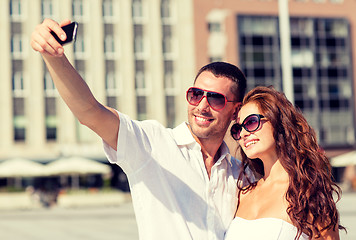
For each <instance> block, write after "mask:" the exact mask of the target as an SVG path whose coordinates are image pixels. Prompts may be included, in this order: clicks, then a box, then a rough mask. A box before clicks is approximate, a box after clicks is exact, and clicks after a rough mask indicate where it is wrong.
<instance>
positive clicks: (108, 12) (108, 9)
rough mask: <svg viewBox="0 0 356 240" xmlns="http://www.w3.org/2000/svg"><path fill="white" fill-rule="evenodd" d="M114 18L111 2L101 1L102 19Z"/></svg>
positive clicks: (109, 0)
mask: <svg viewBox="0 0 356 240" xmlns="http://www.w3.org/2000/svg"><path fill="white" fill-rule="evenodd" d="M113 16H114V12H113V4H112V0H103V17H104V19H105V18H108V19H110V18H112V17H113Z"/></svg>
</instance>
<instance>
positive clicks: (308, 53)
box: [194, 0, 356, 157]
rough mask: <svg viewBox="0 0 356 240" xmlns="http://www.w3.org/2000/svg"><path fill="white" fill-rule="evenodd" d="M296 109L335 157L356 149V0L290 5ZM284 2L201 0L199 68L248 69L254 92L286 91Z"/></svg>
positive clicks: (293, 1)
mask: <svg viewBox="0 0 356 240" xmlns="http://www.w3.org/2000/svg"><path fill="white" fill-rule="evenodd" d="M288 5H289V16H290V18H289V26H290V27H289V31H290V43H291V54H290V55H291V58H290V62H291V72H292V74H291V75H292V77H293V84H292V86H293V93H294V94H293V98H294V103H295V105H296V106H298V107H299V108H300V109H301V110H302V111H303V114H304V115H305V117H306V118H307V119H308V121H309V123H310V124H311V126H312V127H313V128H314V129H315V130H316V132H317V135H318V138H319V142H320V144H321V146H322V147H323V148H324V149H325V150H326V153H327V155H328V156H329V157H333V156H336V155H339V154H341V153H343V152H346V151H349V150H350V149H354V148H355V147H356V141H355V84H354V82H355V80H356V71H355V69H356V45H355V39H356V15H355V14H354V10H355V9H356V1H354V0H290V1H288ZM279 7H280V5H279V2H278V0H196V1H194V8H195V14H194V23H195V30H196V35H195V36H196V38H195V46H196V57H197V64H196V65H197V66H200V65H203V64H205V63H206V62H210V61H214V60H224V61H228V62H232V63H234V64H237V65H238V66H240V67H241V69H242V71H243V72H244V73H245V74H246V77H247V79H248V89H251V88H253V87H254V86H257V85H273V86H274V87H275V88H277V89H279V90H283V84H284V83H283V81H282V72H281V66H282V60H281V50H280V49H281V47H280V46H281V44H280V42H281V38H280V31H279V29H280V28H279V25H280V22H279Z"/></svg>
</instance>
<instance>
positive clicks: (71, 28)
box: [51, 22, 78, 45]
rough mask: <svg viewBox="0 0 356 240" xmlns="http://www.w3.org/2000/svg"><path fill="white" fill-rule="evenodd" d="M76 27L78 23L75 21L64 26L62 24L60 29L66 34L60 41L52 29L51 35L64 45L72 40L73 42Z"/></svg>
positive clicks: (75, 36) (75, 35)
mask: <svg viewBox="0 0 356 240" xmlns="http://www.w3.org/2000/svg"><path fill="white" fill-rule="evenodd" d="M77 28H78V23H77V22H72V23H70V24H68V25H66V26H63V27H62V29H63V31H64V32H65V33H66V35H67V39H66V40H64V41H62V40H61V39H60V38H59V37H58V36H57V34H55V33H54V32H53V31H51V34H52V35H53V37H54V38H55V39H56V40H57V42H59V43H60V44H61V45H64V44H66V43H70V42H72V41H74V42H75V40H76V38H77Z"/></svg>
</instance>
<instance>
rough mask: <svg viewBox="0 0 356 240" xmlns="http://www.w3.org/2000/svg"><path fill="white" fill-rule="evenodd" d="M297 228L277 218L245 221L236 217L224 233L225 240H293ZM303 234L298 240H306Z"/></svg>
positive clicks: (306, 237)
mask: <svg viewBox="0 0 356 240" xmlns="http://www.w3.org/2000/svg"><path fill="white" fill-rule="evenodd" d="M297 233H298V230H297V228H296V227H295V226H294V225H292V224H290V223H289V222H286V221H284V220H282V219H279V218H258V219H253V220H247V219H244V218H240V217H236V218H234V220H233V221H232V222H231V225H230V227H229V229H228V230H227V232H226V236H225V240H236V239H249V240H260V239H263V240H294V239H295V237H296V236H297ZM308 239H309V238H308V236H307V235H306V234H305V233H302V235H301V236H300V237H299V238H298V240H308Z"/></svg>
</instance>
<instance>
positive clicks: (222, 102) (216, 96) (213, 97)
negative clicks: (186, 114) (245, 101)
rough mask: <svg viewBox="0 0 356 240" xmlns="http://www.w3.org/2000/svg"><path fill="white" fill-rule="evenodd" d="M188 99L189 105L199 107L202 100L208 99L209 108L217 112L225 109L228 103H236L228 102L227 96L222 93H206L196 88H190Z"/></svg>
mask: <svg viewBox="0 0 356 240" xmlns="http://www.w3.org/2000/svg"><path fill="white" fill-rule="evenodd" d="M186 97H187V101H188V103H189V104H191V105H194V106H198V105H199V103H200V102H201V100H202V99H203V98H204V97H206V100H207V101H208V104H209V106H210V107H211V108H212V109H214V110H215V111H219V110H222V109H224V108H225V106H226V103H227V102H236V101H228V100H227V98H226V96H225V95H224V94H222V93H218V92H212V91H206V90H204V89H201V88H196V87H191V88H189V89H188V91H187V96H186Z"/></svg>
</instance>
